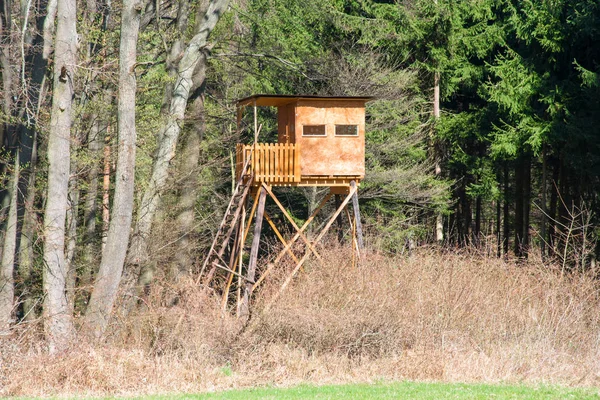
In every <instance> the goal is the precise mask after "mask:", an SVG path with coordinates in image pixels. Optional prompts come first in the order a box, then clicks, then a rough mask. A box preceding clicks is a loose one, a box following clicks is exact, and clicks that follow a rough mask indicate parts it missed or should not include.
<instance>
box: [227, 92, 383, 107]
mask: <svg viewBox="0 0 600 400" xmlns="http://www.w3.org/2000/svg"><path fill="white" fill-rule="evenodd" d="M372 99H373V97H365V96H310V95H309V96H306V95H285V94H255V95H254V96H250V97H245V98H243V99H240V100H238V101H237V105H238V107H239V106H248V105H253V104H254V101H256V105H257V106H270V107H278V106H283V105H286V104H289V103H292V102H294V101H297V100H321V101H323V100H325V101H336V100H338V101H339V100H362V101H364V102H365V103H366V102H367V101H369V100H372Z"/></svg>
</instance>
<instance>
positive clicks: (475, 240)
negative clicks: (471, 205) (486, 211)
mask: <svg viewBox="0 0 600 400" xmlns="http://www.w3.org/2000/svg"><path fill="white" fill-rule="evenodd" d="M481 214H482V210H481V196H477V199H476V200H475V230H474V231H473V244H474V245H475V246H476V247H479V244H480V239H481V218H482V216H481Z"/></svg>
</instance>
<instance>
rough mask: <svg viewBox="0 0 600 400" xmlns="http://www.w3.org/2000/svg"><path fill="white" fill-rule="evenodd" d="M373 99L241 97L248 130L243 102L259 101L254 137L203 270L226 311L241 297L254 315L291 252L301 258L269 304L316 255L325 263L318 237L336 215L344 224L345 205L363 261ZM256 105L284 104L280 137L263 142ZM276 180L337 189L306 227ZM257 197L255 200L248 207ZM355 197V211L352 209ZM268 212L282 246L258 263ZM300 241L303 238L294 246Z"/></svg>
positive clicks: (355, 253)
mask: <svg viewBox="0 0 600 400" xmlns="http://www.w3.org/2000/svg"><path fill="white" fill-rule="evenodd" d="M369 100H370V98H369V97H320V96H281V95H256V96H251V97H248V98H245V99H241V100H239V101H238V132H241V131H242V128H241V123H242V111H243V109H244V108H245V107H247V106H250V105H252V106H253V109H254V142H253V143H252V144H242V143H239V144H238V145H237V147H236V168H235V172H236V177H237V180H238V183H237V185H236V187H235V190H234V192H233V195H232V197H231V201H230V202H229V204H228V206H227V209H226V212H225V215H224V217H223V221H222V222H221V224H220V225H219V227H218V229H217V234H216V235H215V238H214V240H213V243H212V245H211V247H210V250H209V252H208V255H207V257H206V259H205V261H204V264H203V266H202V269H201V271H200V275H199V278H198V282H200V280H203V284H204V285H205V286H206V287H211V288H213V289H214V290H215V291H216V292H217V293H219V294H220V295H221V296H222V301H221V306H222V309H223V310H224V311H226V310H227V309H228V306H229V307H231V306H232V305H233V304H235V305H236V310H237V315H238V316H240V317H243V318H248V316H249V315H250V308H249V304H250V298H251V296H252V292H253V291H254V290H256V289H257V288H258V287H259V286H260V285H261V284H262V283H263V282H264V280H265V279H266V278H267V277H268V276H269V275H270V274H271V273H272V271H273V270H274V269H275V268H276V267H277V265H278V264H279V263H280V261H281V260H282V258H283V257H285V256H286V255H287V256H289V257H290V258H291V260H292V261H293V262H294V268H293V269H292V271H291V272H290V273H289V274H288V276H287V277H286V279H285V280H284V282H283V284H282V285H281V287H280V288H279V290H278V292H277V294H276V295H275V296H274V298H273V299H271V301H270V303H269V304H268V305H267V309H268V308H269V307H270V305H271V304H273V302H274V301H276V300H277V298H278V297H279V296H280V295H281V293H282V292H283V291H284V290H285V289H286V288H287V286H288V285H289V283H290V282H291V280H292V279H293V278H294V276H295V275H296V274H297V273H298V271H300V270H301V268H302V266H303V265H304V264H305V262H306V261H307V259H308V258H309V257H310V256H311V255H313V256H314V257H315V258H316V259H317V260H318V261H319V262H321V263H323V260H322V257H321V255H320V254H319V251H318V250H317V245H318V243H319V242H320V241H321V240H322V239H323V237H324V236H325V234H326V233H327V232H328V231H329V229H330V228H331V226H332V225H333V224H334V223H335V222H336V221H337V222H338V229H340V230H341V224H342V219H343V214H342V213H345V215H346V217H347V219H348V222H349V225H350V227H351V232H352V235H351V236H352V263H353V265H356V264H357V260H358V257H359V255H360V252H361V251H362V250H363V238H362V225H361V223H360V212H359V209H358V198H357V190H358V184H359V183H360V181H361V180H362V179H363V178H364V171H365V165H364V154H365V150H364V147H365V146H364V144H365V103H366V102H367V101H369ZM257 107H276V108H277V143H259V142H258V138H259V133H260V130H261V127H259V125H258V117H257ZM275 186H286V187H296V186H301V187H302V186H303V187H307V186H313V187H315V186H317V187H329V188H330V191H329V194H328V195H327V196H325V198H324V199H323V200H322V201H321V203H320V204H319V206H318V207H317V208H316V209H315V211H314V212H313V213H312V215H310V216H309V218H308V219H307V220H306V222H305V223H304V224H303V225H302V226H300V227H299V226H298V225H297V224H296V222H295V221H294V219H293V218H292V217H291V215H290V214H289V212H288V211H287V210H286V209H285V207H284V206H283V205H282V204H281V202H280V201H279V199H278V198H277V196H275V194H274V193H273V191H272V187H275ZM334 195H335V198H336V206H335V212H334V213H333V214H332V215H331V217H330V218H329V219H327V220H326V223H325V225H324V226H323V227H322V228H320V229H317V232H315V233H313V234H312V235H311V236H314V237H309V235H308V233H307V228H308V226H309V225H310V224H311V223H312V222H313V221H314V219H315V216H316V215H317V214H318V213H319V212H320V211H321V210H322V209H323V207H324V205H325V204H326V203H327V202H328V201H329V199H330V198H331V197H332V196H334ZM267 197H268V198H269V199H271V201H273V202H274V204H275V205H276V206H277V207H278V208H279V210H280V211H281V213H282V215H283V216H284V218H285V220H287V221H288V222H289V224H290V225H291V226H292V228H293V235H292V237H291V238H289V239H287V240H286V239H285V238H284V236H283V234H282V233H281V230H280V229H278V228H277V226H276V223H275V222H274V221H273V219H272V218H271V217H270V216H269V214H268V213H267V212H266V211H265V203H266V201H267ZM342 197H343V199H342ZM250 199H253V201H252V207H251V208H250V212H248V211H247V206H248V203H249V202H250ZM350 202H352V209H353V215H351V214H350V211H349V209H348V205H349V204H350ZM264 220H266V221H267V223H268V224H269V226H270V227H271V229H272V230H273V232H274V233H275V235H276V236H277V238H278V240H279V241H280V242H281V244H282V245H283V249H282V250H281V251H280V252H279V254H277V255H276V256H275V257H274V258H273V259H271V261H268V262H267V263H266V268H265V269H264V270H261V269H259V268H257V267H258V253H259V248H260V241H261V233H262V225H263V221H264ZM253 221H254V222H253ZM251 227H253V231H252V232H253V235H252V240H251V244H250V248H249V252H248V251H247V249H246V242H247V240H249V237H248V236H249V233H250V229H251ZM315 235H316V236H315ZM299 241H300V244H301V245H300V246H294V245H295V244H297V242H299ZM298 249H301V250H302V251H298Z"/></svg>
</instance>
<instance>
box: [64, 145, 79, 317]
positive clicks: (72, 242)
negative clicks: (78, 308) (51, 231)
mask: <svg viewBox="0 0 600 400" xmlns="http://www.w3.org/2000/svg"><path fill="white" fill-rule="evenodd" d="M71 145H72V146H73V145H74V146H76V148H75V149H73V148H71V150H72V152H76V151H77V148H78V147H79V143H76V141H71ZM77 169H78V166H77V157H76V156H75V157H71V176H70V178H69V193H68V195H67V199H68V202H69V203H68V208H67V231H66V242H67V243H66V247H67V249H66V254H65V263H66V264H67V301H68V303H69V307H70V308H71V310H73V306H74V304H75V280H76V269H75V267H74V266H73V259H74V258H75V250H76V248H77V215H78V209H79V183H78V177H77V175H78V174H77Z"/></svg>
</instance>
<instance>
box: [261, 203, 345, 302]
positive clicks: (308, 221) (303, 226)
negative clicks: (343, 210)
mask: <svg viewBox="0 0 600 400" xmlns="http://www.w3.org/2000/svg"><path fill="white" fill-rule="evenodd" d="M331 196H333V193H331V192H329V193H328V194H327V196H325V197H324V198H323V200H321V203H320V204H319V206H318V207H317V208H316V209H315V211H313V213H312V214H311V215H310V217H308V219H307V220H306V222H304V224H303V225H302V226H301V227H300V230H299V231H298V232H296V234H295V235H294V236H293V237H292V238H291V239H290V241H289V242H288V243H287V245H286V246H285V247H284V248H283V250H281V251H280V252H279V254H278V255H277V257H276V258H275V260H274V261H273V262H272V263H270V264H269V266H268V267H267V269H266V270H265V272H263V274H262V275H261V276H260V278H258V280H257V281H256V283H255V284H254V286H253V287H252V290H253V291H254V289H256V288H257V287H258V286H259V285H260V284H261V283H262V281H263V280H264V279H265V278H266V276H267V275H268V274H269V273H270V272H271V271H272V270H273V268H274V267H275V266H276V265H277V263H278V262H279V261H281V259H282V258H283V256H284V255H285V253H286V252H287V251H288V250H289V249H290V248H291V247H292V245H293V244H294V243H295V242H296V240H298V238H299V237H300V234H299V232H300V233H301V232H304V231H305V230H306V228H308V225H309V224H310V223H311V222H312V221H313V219H315V217H316V216H317V214H318V213H319V211H321V209H322V208H323V206H324V205H325V204H327V202H328V201H329V199H330V198H331Z"/></svg>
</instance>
